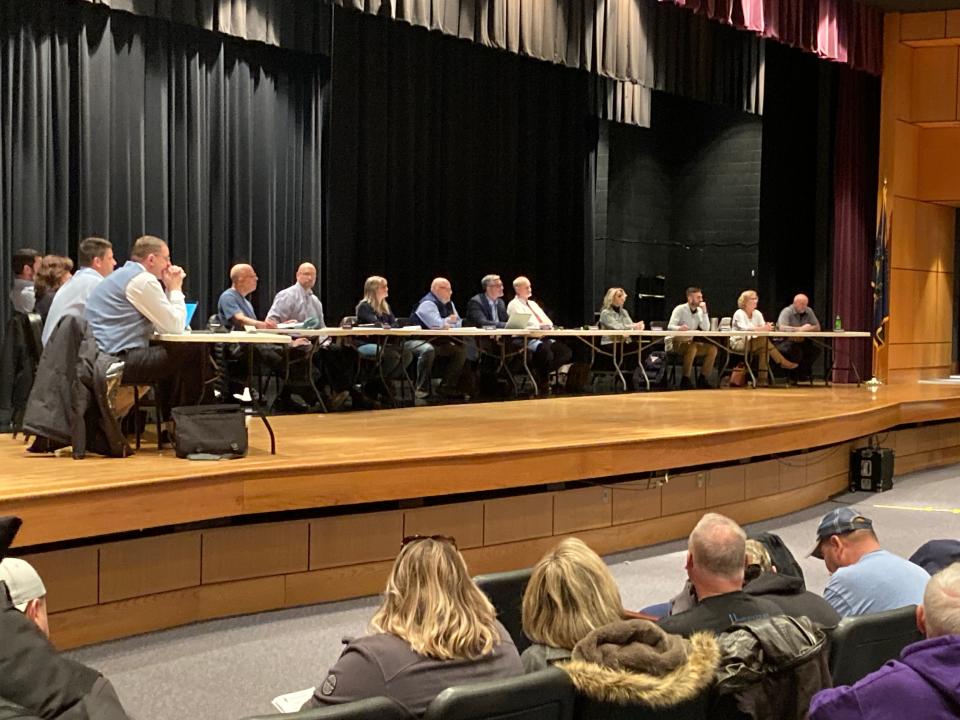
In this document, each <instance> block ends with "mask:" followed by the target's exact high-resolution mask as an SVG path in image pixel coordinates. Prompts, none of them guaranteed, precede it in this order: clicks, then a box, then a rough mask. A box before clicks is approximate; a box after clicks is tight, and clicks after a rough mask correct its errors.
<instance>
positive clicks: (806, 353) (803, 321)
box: [776, 293, 820, 380]
mask: <svg viewBox="0 0 960 720" xmlns="http://www.w3.org/2000/svg"><path fill="white" fill-rule="evenodd" d="M777 329H778V330H783V331H784V332H788V333H792V334H793V335H792V336H791V337H790V338H789V339H785V340H784V339H781V340H777V343H776V345H777V349H778V350H779V351H780V352H781V353H783V356H784V357H785V358H787V359H788V360H790V361H792V362H795V363H797V364H798V365H799V366H800V367H798V368H797V369H795V370H791V371H790V376H791V377H792V378H794V379H797V380H809V379H810V376H811V374H812V373H813V364H814V363H815V362H816V361H817V358H818V357H820V347H819V346H818V345H816V344H815V343H813V342H811V341H809V340H805V339H804V338H803V337H802V333H805V332H820V321H819V320H817V316H816V315H814V314H813V310H811V309H810V300H809V298H807V296H806V295H804V294H803V293H800V294H798V295H797V296H796V297H794V298H793V304H791V305H787V306H786V307H785V308H784V309H783V310H781V311H780V317H779V318H777Z"/></svg>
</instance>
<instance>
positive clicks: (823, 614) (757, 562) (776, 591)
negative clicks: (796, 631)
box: [743, 540, 840, 627]
mask: <svg viewBox="0 0 960 720" xmlns="http://www.w3.org/2000/svg"><path fill="white" fill-rule="evenodd" d="M744 579H745V580H746V584H745V585H744V586H743V591H744V592H745V593H747V595H753V596H755V597H763V598H766V599H767V600H772V601H773V602H775V603H776V604H777V605H779V606H780V609H781V610H782V611H783V614H784V615H791V616H793V617H804V616H806V617H808V618H810V619H811V620H813V621H814V622H815V623H817V624H819V625H820V626H822V627H836V625H837V623H839V622H840V615H839V614H837V611H836V610H834V609H833V608H832V607H831V606H830V603H828V602H827V601H826V600H824V599H823V598H822V597H820V596H819V595H817V594H815V593H812V592H810V591H809V590H807V589H806V587H805V586H804V584H803V579H802V578H799V577H795V576H793V575H787V574H785V573H781V572H779V570H778V568H777V567H776V566H775V565H774V564H773V563H772V562H771V561H770V553H769V552H767V548H766V546H764V544H763V543H762V542H760V541H759V540H747V545H746V571H745V575H744Z"/></svg>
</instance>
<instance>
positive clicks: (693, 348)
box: [664, 285, 717, 389]
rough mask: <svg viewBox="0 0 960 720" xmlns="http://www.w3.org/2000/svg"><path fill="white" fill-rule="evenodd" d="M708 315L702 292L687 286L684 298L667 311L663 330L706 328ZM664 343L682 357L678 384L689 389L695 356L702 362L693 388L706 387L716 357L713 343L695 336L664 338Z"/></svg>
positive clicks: (715, 347) (708, 385) (691, 384)
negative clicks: (681, 376) (667, 316)
mask: <svg viewBox="0 0 960 720" xmlns="http://www.w3.org/2000/svg"><path fill="white" fill-rule="evenodd" d="M709 329H710V315H709V313H708V312H707V303H706V302H705V301H704V299H703V293H702V292H701V291H700V288H698V287H697V286H695V285H691V286H690V287H688V288H687V301H686V302H685V303H680V304H679V305H677V306H676V307H675V308H674V309H673V312H672V313H671V314H670V321H669V322H668V323H667V330H679V331H681V332H684V331H687V330H709ZM664 346H665V347H666V349H667V351H668V352H669V351H672V352H675V353H677V354H678V355H680V357H681V358H682V359H683V378H682V379H681V380H680V387H681V388H684V389H690V388H692V387H693V386H694V383H693V363H694V361H696V359H697V358H698V357H702V358H703V365H702V366H701V367H700V377H699V378H698V379H697V387H702V388H709V387H712V386H711V384H710V380H709V378H710V374H711V373H712V372H713V363H714V362H715V361H716V359H717V346H716V345H714V344H713V343H712V342H710V341H709V340H698V339H696V338H683V337H681V338H669V337H668V338H667V339H666V341H665V343H664Z"/></svg>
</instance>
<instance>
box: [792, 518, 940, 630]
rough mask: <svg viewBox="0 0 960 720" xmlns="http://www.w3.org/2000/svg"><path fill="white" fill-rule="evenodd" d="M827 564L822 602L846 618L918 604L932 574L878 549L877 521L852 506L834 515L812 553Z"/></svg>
mask: <svg viewBox="0 0 960 720" xmlns="http://www.w3.org/2000/svg"><path fill="white" fill-rule="evenodd" d="M810 555H812V556H813V557H815V558H820V559H821V560H823V561H824V563H826V566H827V570H828V571H829V572H830V580H829V581H828V582H827V586H826V588H825V589H824V591H823V597H824V598H825V599H826V601H827V602H828V603H830V604H831V605H832V606H833V608H834V610H836V611H837V612H838V613H840V615H841V616H842V617H847V616H849V615H866V614H868V613H875V612H882V611H883V610H894V609H895V608H901V607H906V606H907V605H918V604H919V603H921V602H922V600H923V589H924V587H925V586H926V584H927V580H929V579H930V575H929V574H928V573H927V571H926V570H924V569H923V568H922V567H920V566H918V565H914V564H913V563H912V562H910V561H909V560H904V559H903V558H902V557H899V556H897V555H894V554H893V553H891V552H888V551H887V550H883V549H882V548H881V547H880V542H879V541H878V540H877V535H876V533H875V532H874V530H873V522H872V521H871V520H870V519H869V518H865V517H864V516H863V515H860V514H859V513H858V512H857V511H856V510H854V509H853V508H851V507H842V508H837V509H836V510H831V511H830V512H828V513H827V514H826V515H824V516H823V519H822V520H821V521H820V525H819V527H817V541H816V544H815V545H814V546H813V550H812V551H811V552H810Z"/></svg>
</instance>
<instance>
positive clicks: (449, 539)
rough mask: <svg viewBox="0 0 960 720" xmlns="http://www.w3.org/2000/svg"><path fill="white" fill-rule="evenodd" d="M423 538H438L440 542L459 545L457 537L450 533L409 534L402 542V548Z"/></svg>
mask: <svg viewBox="0 0 960 720" xmlns="http://www.w3.org/2000/svg"><path fill="white" fill-rule="evenodd" d="M421 540H438V541H440V542H447V543H450V544H451V545H453V546H454V547H456V546H457V539H456V538H452V537H450V536H449V535H407V536H406V537H405V538H404V539H403V540H402V541H401V542H400V548H401V549H403V548H405V547H406V546H407V545H409V544H410V543H415V542H420V541H421Z"/></svg>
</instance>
